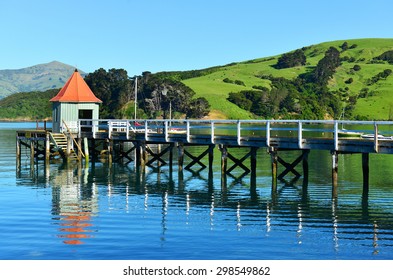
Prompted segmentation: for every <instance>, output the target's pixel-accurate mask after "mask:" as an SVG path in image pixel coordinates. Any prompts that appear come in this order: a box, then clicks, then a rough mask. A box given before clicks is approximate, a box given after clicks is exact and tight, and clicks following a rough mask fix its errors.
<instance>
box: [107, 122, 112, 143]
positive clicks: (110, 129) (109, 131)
mask: <svg viewBox="0 0 393 280" xmlns="http://www.w3.org/2000/svg"><path fill="white" fill-rule="evenodd" d="M108 137H109V139H111V138H112V121H110V120H108Z"/></svg>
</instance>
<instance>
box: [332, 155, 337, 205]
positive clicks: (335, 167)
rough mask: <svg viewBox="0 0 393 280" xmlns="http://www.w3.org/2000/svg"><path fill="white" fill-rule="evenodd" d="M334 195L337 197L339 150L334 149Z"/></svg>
mask: <svg viewBox="0 0 393 280" xmlns="http://www.w3.org/2000/svg"><path fill="white" fill-rule="evenodd" d="M331 154H332V196H333V198H336V197H337V188H338V183H337V182H338V152H337V151H332V152H331Z"/></svg>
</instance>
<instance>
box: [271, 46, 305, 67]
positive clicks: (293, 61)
mask: <svg viewBox="0 0 393 280" xmlns="http://www.w3.org/2000/svg"><path fill="white" fill-rule="evenodd" d="M302 65H306V56H305V54H304V52H303V50H301V49H299V50H296V51H294V52H291V53H284V54H283V55H282V56H281V57H280V58H279V59H278V60H277V64H276V65H275V67H276V68H277V69H283V68H291V67H295V66H302Z"/></svg>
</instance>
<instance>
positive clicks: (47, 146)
mask: <svg viewBox="0 0 393 280" xmlns="http://www.w3.org/2000/svg"><path fill="white" fill-rule="evenodd" d="M49 159H50V135H49V133H46V135H45V164H48V163H49Z"/></svg>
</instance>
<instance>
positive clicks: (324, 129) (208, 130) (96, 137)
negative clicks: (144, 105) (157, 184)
mask: <svg viewBox="0 0 393 280" xmlns="http://www.w3.org/2000/svg"><path fill="white" fill-rule="evenodd" d="M344 126H345V127H348V129H344V128H343V127H344ZM63 133H64V137H66V138H67V139H68V144H67V145H66V146H67V147H64V148H63V152H62V153H61V154H62V155H63V157H64V158H65V159H67V158H68V157H71V155H77V156H79V160H81V159H82V157H85V158H86V160H88V159H89V157H92V159H93V160H95V159H96V158H97V155H103V154H105V155H107V157H108V160H109V162H110V163H111V162H112V161H113V159H117V161H121V160H123V161H124V160H127V164H128V163H130V162H135V165H136V166H138V167H141V168H143V167H144V166H146V165H148V166H151V165H152V164H153V163H155V162H156V163H157V165H161V164H166V163H167V162H166V161H165V160H163V159H162V158H163V155H164V154H166V153H169V164H170V166H172V164H173V155H172V150H173V148H174V147H177V149H178V165H179V170H182V169H183V162H184V156H188V157H189V158H191V160H192V161H191V163H189V164H188V165H187V166H186V168H191V167H192V166H193V165H195V164H199V165H200V166H202V168H204V167H206V165H205V164H203V163H202V162H201V159H202V158H203V157H205V156H206V155H208V156H209V168H211V165H212V162H213V148H214V147H216V146H218V147H219V149H220V151H221V154H222V155H221V162H222V163H221V167H222V168H221V169H222V174H224V175H225V174H228V173H230V172H231V171H232V170H233V169H234V168H237V167H240V168H242V169H243V170H244V171H245V172H246V173H248V172H251V176H253V174H254V175H255V173H256V172H255V169H256V161H257V160H256V156H257V150H258V149H259V148H266V149H267V151H268V152H269V154H270V156H271V162H272V187H273V188H274V187H275V185H276V181H277V178H279V179H280V178H283V177H284V176H285V175H286V174H288V173H293V174H294V175H295V176H296V177H299V176H301V174H300V173H299V172H298V171H296V170H295V167H296V166H297V165H298V164H299V163H300V162H303V165H302V166H303V176H305V177H306V176H308V163H307V156H308V153H309V152H310V151H312V150H327V151H330V153H331V154H332V162H333V164H332V184H333V189H335V187H336V186H337V172H338V154H348V153H360V154H362V167H363V187H364V191H365V192H368V178H369V175H368V173H369V167H368V161H369V154H370V153H380V154H393V122H390V121H375V122H374V121H335V120H331V121H314V120H237V121H236V120H109V119H108V120H101V119H97V120H91V119H83V120H79V121H77V122H73V123H68V124H64V127H63ZM52 138H53V137H51V133H50V131H48V130H36V131H32V130H26V131H17V156H18V157H20V147H21V145H23V146H25V147H27V148H30V150H31V153H30V155H31V158H33V159H34V158H39V156H45V159H46V160H49V159H50V158H51V156H52V155H53V154H55V153H56V151H54V149H53V143H51V139H52ZM41 142H42V143H41ZM52 142H53V141H52ZM97 142H98V143H99V142H101V144H100V148H97V147H98V146H99V145H98V144H97ZM127 142H129V143H131V144H132V145H131V146H132V147H131V148H125V147H124V144H125V143H127ZM40 143H41V144H40ZM82 143H83V144H84V145H82ZM115 144H116V146H117V147H120V148H118V149H115V148H114V147H115ZM149 145H150V146H151V145H166V146H167V148H165V149H164V150H161V148H160V149H158V151H153V149H151V148H150V147H149ZM187 146H205V147H206V150H205V151H204V152H202V153H201V154H200V155H196V156H195V155H192V154H191V153H190V152H188V151H187V150H186V147H187ZM40 147H41V148H40ZM43 147H44V148H43ZM76 147H77V148H78V149H76ZM81 147H84V151H82V148H81ZM239 147H242V148H248V149H249V152H248V153H247V154H246V155H245V156H244V157H242V158H240V159H237V158H235V157H234V156H232V155H231V153H230V149H232V148H239ZM97 149H98V150H97ZM127 149H128V150H127ZM288 150H295V151H300V152H301V155H300V156H299V157H298V158H297V159H296V160H295V161H294V162H292V163H288V162H285V160H283V159H282V158H281V157H280V156H279V154H278V153H279V152H280V153H284V152H285V151H288ZM132 153H133V155H131V154H132ZM77 156H74V157H77ZM149 156H150V157H151V159H150V160H149ZM228 158H230V159H231V160H232V162H233V165H232V166H228V163H227V159H228ZM248 158H250V164H251V166H250V168H249V167H248V166H246V165H245V164H244V162H245V160H246V159H248ZM279 163H280V164H282V165H283V166H284V167H285V170H284V171H283V172H282V173H281V174H278V173H277V166H278V164H279ZM306 181H307V178H306Z"/></svg>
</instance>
